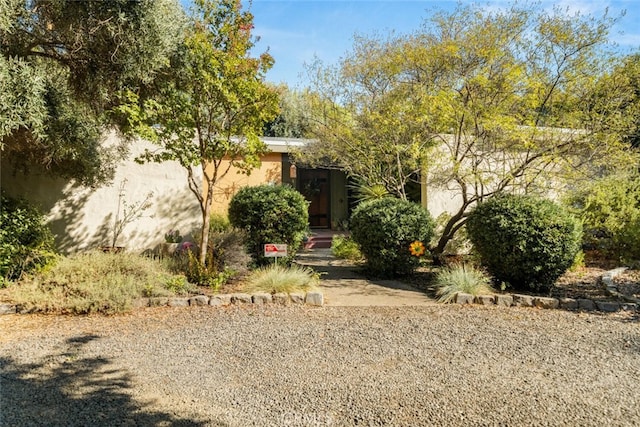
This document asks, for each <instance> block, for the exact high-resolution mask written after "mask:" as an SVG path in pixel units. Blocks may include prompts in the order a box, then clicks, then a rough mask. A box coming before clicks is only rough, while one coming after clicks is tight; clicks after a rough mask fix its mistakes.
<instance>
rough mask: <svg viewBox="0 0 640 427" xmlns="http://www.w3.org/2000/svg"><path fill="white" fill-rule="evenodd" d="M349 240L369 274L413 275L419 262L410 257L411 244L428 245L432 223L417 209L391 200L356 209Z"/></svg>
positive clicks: (384, 275)
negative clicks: (358, 248)
mask: <svg viewBox="0 0 640 427" xmlns="http://www.w3.org/2000/svg"><path fill="white" fill-rule="evenodd" d="M350 223H351V236H352V237H353V240H354V241H355V242H356V243H358V245H359V246H360V250H361V251H362V253H363V255H364V257H365V259H366V262H367V267H368V269H369V271H370V272H371V273H372V274H373V275H376V276H380V277H389V276H395V275H405V274H409V273H411V272H413V271H414V270H415V268H416V267H417V266H418V265H419V263H420V260H419V258H418V257H417V256H414V255H412V254H411V252H410V249H411V245H412V244H414V243H415V242H429V240H430V239H431V236H432V233H433V219H432V218H431V215H429V212H427V211H426V210H425V209H424V208H422V207H421V206H420V205H418V204H416V203H412V202H408V201H404V200H400V199H396V198H392V197H384V198H381V199H376V200H371V201H369V202H364V203H361V204H360V205H358V207H357V208H356V209H355V210H354V212H353V215H352V216H351V220H350Z"/></svg>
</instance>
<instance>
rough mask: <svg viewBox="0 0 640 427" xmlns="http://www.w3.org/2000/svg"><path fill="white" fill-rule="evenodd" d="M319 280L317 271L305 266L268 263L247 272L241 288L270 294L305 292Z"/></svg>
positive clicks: (312, 287) (313, 287)
mask: <svg viewBox="0 0 640 427" xmlns="http://www.w3.org/2000/svg"><path fill="white" fill-rule="evenodd" d="M319 280H320V276H319V275H318V273H316V272H315V271H313V270H311V269H310V268H307V267H302V266H299V265H297V264H293V265H291V266H285V265H281V264H270V265H268V266H265V267H262V268H260V269H258V270H255V271H253V272H252V273H251V274H249V276H248V277H247V279H246V281H245V285H244V287H243V289H244V291H246V292H267V293H272V294H275V293H280V292H283V293H291V292H307V291H310V290H313V289H315V287H316V285H317V284H318V282H319Z"/></svg>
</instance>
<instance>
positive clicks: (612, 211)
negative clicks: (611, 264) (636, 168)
mask: <svg viewBox="0 0 640 427" xmlns="http://www.w3.org/2000/svg"><path fill="white" fill-rule="evenodd" d="M566 202H567V204H568V205H569V207H570V208H571V209H572V211H573V212H575V213H576V215H577V216H578V217H579V218H580V219H581V220H582V222H583V226H584V237H583V240H584V242H583V243H584V245H585V247H586V248H588V249H597V250H600V251H602V252H603V253H604V254H606V255H608V256H610V257H612V258H621V259H624V260H640V176H639V175H638V173H633V174H631V175H625V174H620V175H612V176H607V177H604V178H601V179H599V180H596V181H593V182H591V183H590V184H588V185H586V186H581V187H580V189H578V190H576V191H574V192H573V193H572V194H571V195H570V196H569V197H568V198H567V200H566Z"/></svg>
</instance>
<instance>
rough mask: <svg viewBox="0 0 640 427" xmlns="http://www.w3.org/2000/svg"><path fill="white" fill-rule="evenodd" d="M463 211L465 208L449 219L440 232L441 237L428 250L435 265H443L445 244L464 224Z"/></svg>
mask: <svg viewBox="0 0 640 427" xmlns="http://www.w3.org/2000/svg"><path fill="white" fill-rule="evenodd" d="M465 209H466V206H465V207H464V208H462V209H460V210H459V211H458V212H456V214H455V215H453V216H452V217H451V218H450V219H449V221H448V222H447V224H446V225H445V227H444V230H442V236H440V239H439V240H438V244H437V245H436V246H435V247H434V248H432V249H431V250H430V251H431V257H432V259H433V263H434V264H435V265H442V264H443V263H444V258H443V255H444V249H445V248H446V247H447V243H449V241H450V240H451V239H453V237H454V236H455V234H456V232H457V231H458V230H459V229H460V227H462V226H463V225H464V223H465V222H466V218H465V217H466V215H465Z"/></svg>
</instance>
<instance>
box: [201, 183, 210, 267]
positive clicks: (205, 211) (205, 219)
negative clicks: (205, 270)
mask: <svg viewBox="0 0 640 427" xmlns="http://www.w3.org/2000/svg"><path fill="white" fill-rule="evenodd" d="M202 202H203V206H202V230H201V231H202V235H201V237H200V264H201V265H202V266H205V263H206V260H207V247H208V246H209V224H210V222H211V205H212V203H213V183H212V182H209V183H208V185H207V195H206V197H205V198H204V200H203V201H202Z"/></svg>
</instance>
